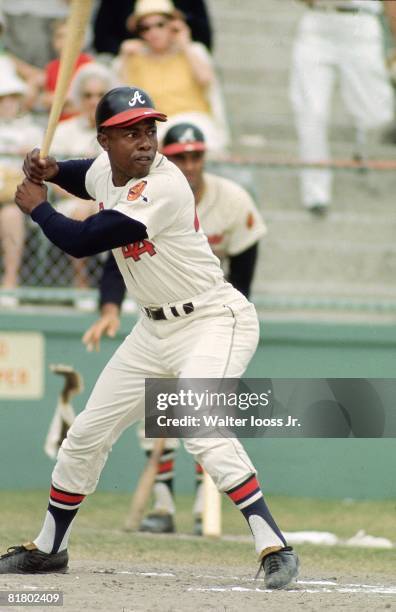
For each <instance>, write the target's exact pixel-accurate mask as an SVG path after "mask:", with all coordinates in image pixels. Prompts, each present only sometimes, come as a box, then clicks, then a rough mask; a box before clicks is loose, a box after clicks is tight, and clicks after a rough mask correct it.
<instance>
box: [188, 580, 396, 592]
mask: <svg viewBox="0 0 396 612" xmlns="http://www.w3.org/2000/svg"><path fill="white" fill-rule="evenodd" d="M188 591H199V592H201V593H209V592H216V593H220V592H221V593H224V592H240V593H247V592H250V593H272V590H271V589H262V588H260V587H253V586H252V587H248V586H239V585H215V586H208V587H190V588H189V589H188ZM286 591H287V592H288V593H300V594H301V593H366V594H367V595H396V585H395V586H385V585H382V584H355V583H353V584H352V583H351V584H349V583H348V584H338V583H337V582H334V581H332V580H296V581H295V582H293V583H291V585H290V587H289V588H287V589H286Z"/></svg>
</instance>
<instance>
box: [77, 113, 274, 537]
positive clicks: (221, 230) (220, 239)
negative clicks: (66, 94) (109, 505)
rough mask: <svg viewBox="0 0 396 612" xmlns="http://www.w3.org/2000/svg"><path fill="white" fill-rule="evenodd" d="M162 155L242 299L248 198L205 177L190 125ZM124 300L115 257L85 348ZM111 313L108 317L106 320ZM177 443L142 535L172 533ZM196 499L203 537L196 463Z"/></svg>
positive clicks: (254, 238) (251, 217) (248, 246)
mask: <svg viewBox="0 0 396 612" xmlns="http://www.w3.org/2000/svg"><path fill="white" fill-rule="evenodd" d="M161 152H162V153H163V154H165V155H166V156H167V158H168V159H169V160H170V161H172V162H173V163H174V164H176V166H177V167H178V168H179V169H180V170H181V171H182V172H183V174H184V176H185V177H186V179H187V181H188V183H189V185H190V187H191V190H192V192H193V194H194V198H195V204H196V207H197V214H198V218H199V222H200V224H201V225H202V229H203V231H204V233H205V234H206V235H207V238H208V241H209V244H210V246H211V248H212V251H213V252H214V254H215V255H217V257H219V259H220V260H221V262H222V263H223V262H224V263H225V264H226V266H227V268H228V276H227V278H228V280H229V281H230V283H231V284H232V285H233V286H234V287H235V288H236V289H238V290H239V291H241V293H243V294H244V295H245V296H246V297H249V293H250V286H251V282H252V279H253V275H254V269H255V265H256V259H257V254H258V241H259V239H260V238H261V237H262V236H264V234H265V233H266V231H267V230H266V226H265V224H264V222H263V220H262V218H261V216H260V213H259V212H258V210H257V208H256V206H255V204H254V202H253V200H252V198H251V196H250V195H249V194H248V193H247V192H246V191H245V189H243V188H242V187H241V186H240V185H238V184H237V183H235V182H234V181H230V180H229V179H226V178H223V177H220V176H216V175H215V174H211V173H208V172H205V154H206V143H205V138H204V135H203V133H202V131H201V130H200V129H199V128H198V127H197V126H196V125H194V124H192V123H184V122H183V123H179V124H176V125H174V126H172V127H171V128H170V129H169V130H168V131H167V132H166V134H165V136H164V140H163V143H162V148H161ZM124 295H125V283H124V281H123V278H122V276H121V274H120V272H119V270H118V267H117V264H116V262H115V260H114V257H113V256H110V257H109V258H108V260H107V261H106V264H105V266H104V268H103V274H102V278H101V282H100V304H101V310H102V312H103V316H102V317H101V318H100V319H99V320H98V321H97V322H96V323H94V324H93V325H92V326H91V327H90V329H89V330H88V331H87V332H86V333H85V334H84V338H83V341H84V343H85V344H86V345H87V346H96V347H97V348H99V342H100V338H101V336H102V334H103V333H107V332H108V331H109V328H108V325H110V331H111V330H114V329H117V328H118V327H119V312H120V307H121V304H122V300H123V297H124ZM109 313H110V316H109ZM138 432H139V439H140V443H141V446H142V448H143V449H144V450H145V452H146V454H147V455H148V456H150V454H151V451H152V448H153V444H154V443H153V440H152V439H150V438H145V437H144V427H139V430H138ZM178 447H179V441H178V440H176V439H174V440H173V439H169V438H167V439H166V441H165V447H164V450H163V453H162V455H161V460H160V462H159V464H158V470H157V476H156V480H155V483H154V487H153V495H154V506H153V511H152V512H150V513H149V514H148V516H146V517H145V518H144V519H143V521H142V523H141V525H140V530H141V531H149V532H152V533H173V532H174V531H175V522H174V514H175V504H174V496H173V475H174V459H175V453H176V450H177V448H178ZM195 481H196V488H195V490H196V494H195V501H194V505H193V510H192V511H193V517H194V533H195V535H201V534H202V511H203V484H202V467H201V466H200V465H199V464H198V463H196V464H195Z"/></svg>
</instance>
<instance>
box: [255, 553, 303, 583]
mask: <svg viewBox="0 0 396 612" xmlns="http://www.w3.org/2000/svg"><path fill="white" fill-rule="evenodd" d="M298 567H299V560H298V557H297V555H296V553H295V552H294V551H293V549H292V548H291V546H286V547H285V548H282V549H281V550H279V551H277V552H273V553H270V554H269V555H266V556H265V557H263V558H262V559H261V561H260V567H259V570H258V572H257V575H256V579H257V578H258V576H259V574H260V572H261V570H264V573H265V576H264V583H265V586H266V587H267V588H268V589H283V588H284V587H285V586H287V585H288V584H289V583H290V582H291V581H292V580H293V578H295V577H296V576H297V574H298Z"/></svg>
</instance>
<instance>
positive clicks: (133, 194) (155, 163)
mask: <svg viewBox="0 0 396 612" xmlns="http://www.w3.org/2000/svg"><path fill="white" fill-rule="evenodd" d="M155 121H166V116H165V115H163V114H162V113H160V112H158V111H156V110H155V109H154V107H153V103H152V101H151V99H150V97H149V96H148V95H147V93H146V92H145V91H143V90H141V89H137V88H133V87H117V88H115V89H112V90H110V91H109V92H108V93H106V94H105V95H104V96H103V98H102V99H101V100H100V101H99V104H98V107H97V110H96V124H97V131H98V140H99V143H100V144H101V146H102V148H103V149H104V152H103V154H101V155H100V156H99V157H98V158H96V160H70V161H67V162H63V163H61V162H59V163H58V162H56V160H55V159H54V158H48V157H47V158H45V159H44V160H40V157H39V151H38V150H35V151H33V152H32V153H31V154H29V155H28V156H27V158H26V160H25V164H24V171H25V174H26V176H27V179H25V181H24V182H23V183H22V185H20V186H19V187H18V189H17V193H16V203H17V205H18V206H19V207H20V208H21V210H22V211H23V212H24V213H26V214H31V216H32V218H33V220H34V221H36V222H37V223H38V224H39V225H40V227H41V228H42V230H43V231H44V233H45V234H46V236H47V237H48V238H49V239H50V240H51V241H52V242H54V244H56V245H57V246H58V247H60V248H62V249H64V250H65V251H66V252H68V253H69V254H70V255H73V256H79V257H85V256H87V255H91V254H94V253H98V252H103V251H107V250H109V249H112V250H113V254H114V257H115V260H116V262H117V264H118V267H119V269H120V272H121V274H122V276H123V278H124V282H125V284H126V286H127V288H128V291H129V292H130V293H131V294H132V295H133V296H134V298H135V300H136V302H137V303H138V304H139V306H140V308H141V313H142V316H141V318H140V319H139V321H138V322H137V324H136V325H135V327H134V328H133V329H132V331H131V333H130V334H129V336H128V337H127V338H126V339H125V340H124V342H123V343H122V344H121V346H120V347H119V348H118V349H117V351H116V352H115V354H114V355H113V357H112V358H111V359H110V361H109V363H108V364H107V366H106V367H105V368H104V370H103V372H102V373H101V375H100V376H99V378H98V380H97V382H96V384H95V387H94V389H93V391H92V393H91V396H90V398H89V400H88V403H87V406H86V407H85V409H84V410H83V411H82V412H81V413H80V414H79V415H78V417H77V418H76V420H75V421H74V422H73V424H72V426H71V427H70V429H69V431H68V434H67V438H66V439H65V440H64V441H63V443H62V446H61V448H60V450H59V454H58V459H57V463H56V465H55V468H54V471H53V473H52V485H51V489H50V500H49V505H48V509H47V513H46V515H45V519H44V524H43V527H42V529H41V531H40V533H39V534H38V536H37V537H36V538H35V539H34V541H33V542H31V543H29V544H27V545H26V544H24V545H22V546H16V547H11V549H9V550H8V552H7V553H5V554H4V555H2V556H1V557H0V573H3V574H5V573H37V572H59V571H66V569H67V564H68V552H67V545H68V539H69V535H70V531H71V527H72V523H73V519H74V517H75V516H76V513H77V511H78V508H79V506H80V505H81V503H82V501H83V500H84V497H85V496H86V495H87V494H89V493H92V492H93V491H94V490H95V488H96V486H97V483H98V480H99V477H100V474H101V471H102V469H103V467H104V464H105V462H106V460H107V457H108V454H109V451H110V450H111V447H112V445H113V444H114V442H116V440H117V439H118V438H119V436H120V435H121V433H122V432H123V431H124V430H125V429H126V428H127V427H129V426H130V425H132V424H133V423H136V421H137V420H139V419H141V418H142V416H143V413H144V397H145V379H147V378H182V379H195V378H206V379H208V378H218V379H223V378H239V377H240V376H242V374H243V372H244V371H245V369H246V367H247V365H248V363H249V361H250V359H251V358H252V356H253V354H254V351H255V349H256V346H257V342H258V338H259V326H258V320H257V314H256V311H255V308H254V305H253V304H251V303H250V302H249V301H248V300H247V299H246V298H245V297H244V296H243V295H242V294H241V293H240V292H239V291H237V290H236V289H234V287H232V285H230V284H229V283H227V282H226V281H225V279H224V276H223V272H222V270H221V267H220V262H219V260H218V259H217V257H216V256H215V255H214V254H213V253H212V251H211V249H210V246H209V243H208V241H207V238H206V236H205V235H204V233H203V231H202V229H201V228H200V224H199V221H198V218H197V215H196V212H195V202H194V195H193V193H192V191H191V189H190V187H189V185H188V182H187V179H186V178H185V176H184V175H183V173H182V172H181V171H180V170H179V169H178V168H177V167H176V165H175V164H173V163H171V162H170V161H168V160H167V159H166V157H165V156H163V155H161V154H159V153H158V152H157V146H158V142H157V133H156V123H155ZM43 180H51V181H52V182H55V181H56V183H57V184H58V185H60V186H62V187H63V188H65V189H66V190H67V191H69V192H70V193H72V194H73V195H76V196H79V197H83V198H85V199H89V198H92V199H95V200H96V201H97V202H98V203H99V209H100V212H98V213H97V214H95V215H92V216H90V217H88V218H87V219H85V220H84V221H75V220H73V219H68V218H67V217H64V216H63V215H61V214H60V213H57V212H56V211H55V210H54V209H53V208H52V206H51V204H50V203H49V202H47V201H46V194H47V191H46V187H45V186H44V185H43ZM185 446H186V448H187V450H188V451H190V452H191V453H192V454H193V455H194V457H195V459H196V460H197V461H198V462H199V463H200V464H201V465H202V466H203V467H204V468H205V469H206V470H207V471H208V473H209V474H210V476H211V477H212V479H213V481H214V482H215V484H216V485H217V487H218V489H219V490H220V491H224V492H225V493H227V494H228V496H229V497H230V499H232V500H233V501H234V503H235V504H236V506H237V507H238V508H239V509H240V510H241V512H242V514H243V515H244V517H245V519H246V520H247V522H248V524H249V527H250V529H251V531H252V534H253V537H254V541H255V548H256V552H257V553H258V555H259V560H260V569H263V570H264V573H265V584H266V586H267V587H269V588H282V587H284V586H286V585H287V584H288V583H289V582H290V581H291V580H292V579H293V578H294V577H295V576H296V575H297V572H298V558H297V555H296V554H295V553H294V551H293V550H292V548H291V547H289V546H288V545H287V543H286V540H285V538H284V536H283V535H282V532H281V531H280V529H279V527H278V526H277V524H276V523H275V521H274V519H273V517H272V515H271V513H270V511H269V509H268V507H267V505H266V503H265V501H264V498H263V494H262V491H261V487H260V485H259V482H258V480H257V476H256V470H255V468H254V466H253V464H252V462H251V461H250V459H249V457H248V456H247V454H246V452H245V450H244V449H243V447H242V445H241V444H240V442H239V441H238V440H236V439H234V438H226V437H222V438H203V437H202V438H188V439H187V440H186V441H185Z"/></svg>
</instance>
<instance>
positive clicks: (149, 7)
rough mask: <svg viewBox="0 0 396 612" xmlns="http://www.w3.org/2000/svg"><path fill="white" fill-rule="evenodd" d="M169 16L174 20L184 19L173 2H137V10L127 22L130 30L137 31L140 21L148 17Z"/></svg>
mask: <svg viewBox="0 0 396 612" xmlns="http://www.w3.org/2000/svg"><path fill="white" fill-rule="evenodd" d="M157 14H158V15H168V16H169V17H171V18H172V17H173V18H174V19H184V15H183V13H182V12H181V11H179V10H177V9H176V8H175V6H174V4H173V2H172V1H171V0H137V2H136V4H135V10H134V11H133V13H132V15H131V16H130V17H129V18H128V20H127V28H128V30H131V31H133V30H136V27H137V25H138V23H139V21H140V20H141V19H142V18H143V17H146V15H157Z"/></svg>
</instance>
